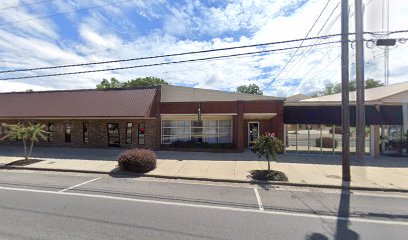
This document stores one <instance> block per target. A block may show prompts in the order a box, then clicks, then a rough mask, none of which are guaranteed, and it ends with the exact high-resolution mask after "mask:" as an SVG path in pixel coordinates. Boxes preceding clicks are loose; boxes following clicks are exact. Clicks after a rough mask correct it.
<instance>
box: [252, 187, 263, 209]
mask: <svg viewBox="0 0 408 240" xmlns="http://www.w3.org/2000/svg"><path fill="white" fill-rule="evenodd" d="M254 192H255V197H256V201H257V202H258V206H259V210H260V211H263V210H264V207H263V204H262V200H261V196H259V192H258V189H257V188H254Z"/></svg>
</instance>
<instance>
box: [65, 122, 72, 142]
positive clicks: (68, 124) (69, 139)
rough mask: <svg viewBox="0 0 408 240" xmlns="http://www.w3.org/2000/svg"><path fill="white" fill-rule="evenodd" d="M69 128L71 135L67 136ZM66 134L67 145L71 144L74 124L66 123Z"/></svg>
mask: <svg viewBox="0 0 408 240" xmlns="http://www.w3.org/2000/svg"><path fill="white" fill-rule="evenodd" d="M67 126H69V134H67V130H68V127H67ZM64 133H65V142H66V143H70V142H71V140H72V139H71V135H72V124H71V123H65V127H64Z"/></svg>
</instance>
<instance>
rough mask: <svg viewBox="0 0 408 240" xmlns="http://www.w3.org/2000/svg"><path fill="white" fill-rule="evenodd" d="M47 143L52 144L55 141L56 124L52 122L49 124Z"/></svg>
mask: <svg viewBox="0 0 408 240" xmlns="http://www.w3.org/2000/svg"><path fill="white" fill-rule="evenodd" d="M47 131H48V134H47V142H49V143H51V142H53V141H54V132H55V124H54V123H52V122H49V123H48V124H47Z"/></svg>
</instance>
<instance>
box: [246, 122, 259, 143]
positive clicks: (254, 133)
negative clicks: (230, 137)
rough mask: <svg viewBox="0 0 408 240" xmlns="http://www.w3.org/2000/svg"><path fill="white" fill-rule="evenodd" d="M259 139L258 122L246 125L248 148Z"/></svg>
mask: <svg viewBox="0 0 408 240" xmlns="http://www.w3.org/2000/svg"><path fill="white" fill-rule="evenodd" d="M258 138H259V122H249V123H248V147H249V148H252V147H253V146H254V142H255V141H256V140H257V139H258Z"/></svg>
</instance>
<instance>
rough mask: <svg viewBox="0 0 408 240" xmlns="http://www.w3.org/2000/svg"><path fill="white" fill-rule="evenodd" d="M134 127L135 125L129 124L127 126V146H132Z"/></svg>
mask: <svg viewBox="0 0 408 240" xmlns="http://www.w3.org/2000/svg"><path fill="white" fill-rule="evenodd" d="M132 127H133V123H131V122H128V123H127V124H126V144H132Z"/></svg>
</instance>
